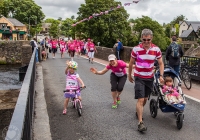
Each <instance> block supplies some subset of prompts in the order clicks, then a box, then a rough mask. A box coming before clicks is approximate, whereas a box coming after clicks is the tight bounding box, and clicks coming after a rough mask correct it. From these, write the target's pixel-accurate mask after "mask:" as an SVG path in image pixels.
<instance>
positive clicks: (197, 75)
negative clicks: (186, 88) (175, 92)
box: [181, 56, 200, 80]
mask: <svg viewBox="0 0 200 140" xmlns="http://www.w3.org/2000/svg"><path fill="white" fill-rule="evenodd" d="M181 61H182V62H184V63H183V64H184V65H181V67H182V68H186V69H187V70H188V71H189V74H190V76H191V78H192V79H195V80H200V58H197V57H191V56H183V57H182V58H181Z"/></svg>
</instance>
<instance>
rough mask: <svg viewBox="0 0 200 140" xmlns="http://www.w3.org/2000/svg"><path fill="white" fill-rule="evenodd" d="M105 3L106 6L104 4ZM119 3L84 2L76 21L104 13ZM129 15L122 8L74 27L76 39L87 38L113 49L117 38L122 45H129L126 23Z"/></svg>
mask: <svg viewBox="0 0 200 140" xmlns="http://www.w3.org/2000/svg"><path fill="white" fill-rule="evenodd" d="M105 3H106V4H105ZM118 4H121V2H116V1H114V0H98V1H92V0H85V4H81V6H80V8H79V12H78V13H77V14H78V17H77V21H80V20H82V19H84V18H88V17H89V16H91V15H92V14H93V13H98V14H99V13H100V12H102V11H106V10H108V9H110V8H111V7H117V5H118ZM128 17H129V14H127V12H126V10H125V9H124V7H121V8H119V9H117V10H113V11H111V12H109V13H108V14H106V15H102V16H99V17H95V18H93V19H90V20H89V21H85V22H82V23H80V24H78V25H77V26H75V30H76V33H77V36H78V37H81V38H83V37H89V38H92V39H94V42H95V43H97V42H101V45H102V46H106V47H113V45H114V43H115V42H116V39H117V38H120V39H121V41H122V42H123V44H124V45H127V44H129V41H130V39H128V38H129V37H130V34H131V30H130V27H129V23H128V22H127V20H128Z"/></svg>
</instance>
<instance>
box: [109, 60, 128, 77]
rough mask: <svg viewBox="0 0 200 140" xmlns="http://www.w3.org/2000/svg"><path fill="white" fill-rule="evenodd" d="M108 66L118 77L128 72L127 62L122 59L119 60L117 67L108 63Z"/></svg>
mask: <svg viewBox="0 0 200 140" xmlns="http://www.w3.org/2000/svg"><path fill="white" fill-rule="evenodd" d="M106 68H107V69H110V70H112V72H113V73H114V74H115V75H116V76H118V77H121V76H124V75H125V74H126V63H125V62H124V61H122V60H117V66H116V67H113V66H111V65H107V66H106Z"/></svg>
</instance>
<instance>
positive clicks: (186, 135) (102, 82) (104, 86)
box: [42, 54, 200, 140]
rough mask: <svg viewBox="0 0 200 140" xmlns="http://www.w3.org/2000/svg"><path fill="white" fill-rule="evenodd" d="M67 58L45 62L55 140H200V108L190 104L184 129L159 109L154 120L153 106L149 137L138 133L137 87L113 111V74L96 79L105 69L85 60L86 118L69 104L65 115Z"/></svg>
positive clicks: (146, 119) (147, 114) (126, 92)
mask: <svg viewBox="0 0 200 140" xmlns="http://www.w3.org/2000/svg"><path fill="white" fill-rule="evenodd" d="M65 57H66V58H63V59H61V58H60V55H59V54H56V58H55V59H52V58H51V56H50V58H49V59H48V60H47V61H43V62H42V66H43V76H44V90H45V98H46V102H47V110H48V115H49V119H50V120H49V121H50V129H51V135H52V139H53V140H137V139H138V140H140V139H143V140H168V139H170V140H179V139H181V140H199V139H200V117H199V115H200V109H199V108H200V104H199V103H197V102H194V101H192V100H189V99H188V100H187V105H186V108H185V111H184V114H185V120H184V124H183V128H182V129H181V130H178V129H177V127H176V118H175V116H174V114H173V113H162V112H161V111H160V109H159V111H158V115H157V117H156V118H155V119H154V118H152V117H151V116H150V111H149V102H148V103H147V104H146V106H145V109H144V122H145V124H146V126H147V131H146V132H145V133H140V132H138V131H137V123H138V121H137V119H136V117H135V105H136V100H135V99H134V88H133V87H134V84H132V83H130V82H129V81H128V80H127V82H126V84H125V87H124V91H123V93H122V96H121V100H122V103H121V104H120V105H119V106H118V108H117V109H112V108H111V104H112V98H111V94H110V80H109V78H110V71H109V72H108V73H106V74H105V75H101V76H99V75H94V74H92V73H91V72H90V71H89V68H90V67H95V68H97V69H98V70H101V69H103V68H104V67H105V66H103V65H101V64H98V63H94V64H90V63H88V60H87V59H85V58H79V59H77V58H75V61H77V62H78V64H79V68H78V73H79V75H80V77H81V78H82V80H83V81H84V83H85V85H86V87H87V88H86V89H85V90H83V91H82V104H83V114H82V116H81V117H79V116H78V114H77V112H76V110H75V109H74V108H72V105H71V104H69V106H68V112H67V115H62V110H63V103H64V97H63V90H64V88H65V74H64V71H65V67H66V64H65V62H66V60H69V58H68V57H67V54H65Z"/></svg>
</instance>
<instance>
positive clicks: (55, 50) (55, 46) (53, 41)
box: [51, 38, 58, 58]
mask: <svg viewBox="0 0 200 140" xmlns="http://www.w3.org/2000/svg"><path fill="white" fill-rule="evenodd" d="M57 45H58V42H57V41H56V40H55V38H53V39H52V41H51V47H52V56H53V58H55V53H56V52H57Z"/></svg>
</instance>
